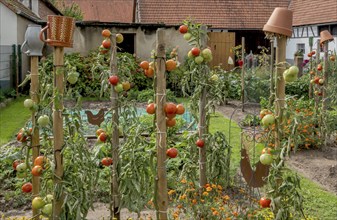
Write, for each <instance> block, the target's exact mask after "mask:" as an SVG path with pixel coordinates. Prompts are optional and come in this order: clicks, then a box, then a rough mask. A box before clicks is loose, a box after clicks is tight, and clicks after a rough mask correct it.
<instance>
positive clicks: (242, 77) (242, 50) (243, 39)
mask: <svg viewBox="0 0 337 220" xmlns="http://www.w3.org/2000/svg"><path fill="white" fill-rule="evenodd" d="M241 46H242V48H241V56H242V57H241V59H242V61H244V60H245V37H242V38H241ZM241 103H242V109H241V110H242V112H244V111H245V107H244V103H245V63H243V65H242V67H241Z"/></svg>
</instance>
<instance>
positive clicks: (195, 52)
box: [191, 47, 200, 57]
mask: <svg viewBox="0 0 337 220" xmlns="http://www.w3.org/2000/svg"><path fill="white" fill-rule="evenodd" d="M191 53H192V55H193V56H195V57H197V56H199V54H200V49H199V48H197V47H193V48H192V50H191Z"/></svg>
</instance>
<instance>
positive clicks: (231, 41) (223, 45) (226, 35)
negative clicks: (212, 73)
mask: <svg viewBox="0 0 337 220" xmlns="http://www.w3.org/2000/svg"><path fill="white" fill-rule="evenodd" d="M208 37H209V40H208V46H209V47H211V50H212V52H213V60H212V61H211V67H214V66H219V65H221V67H222V68H223V69H225V70H230V69H232V68H233V67H234V65H229V64H228V57H229V56H231V57H232V59H233V61H234V54H233V52H232V48H233V47H234V46H235V33H234V32H209V33H208Z"/></svg>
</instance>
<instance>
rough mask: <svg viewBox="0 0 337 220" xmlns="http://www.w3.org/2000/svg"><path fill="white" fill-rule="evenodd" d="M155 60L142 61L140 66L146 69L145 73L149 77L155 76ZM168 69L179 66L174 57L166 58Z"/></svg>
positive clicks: (171, 69)
mask: <svg viewBox="0 0 337 220" xmlns="http://www.w3.org/2000/svg"><path fill="white" fill-rule="evenodd" d="M154 65H155V64H154V62H150V63H149V62H148V61H146V60H144V61H142V62H141V63H140V64H139V66H140V68H142V69H143V70H144V75H145V76H146V77H148V78H153V76H154ZM165 66H166V71H168V72H171V71H173V70H175V69H176V68H177V61H175V60H174V59H169V60H166V62H165Z"/></svg>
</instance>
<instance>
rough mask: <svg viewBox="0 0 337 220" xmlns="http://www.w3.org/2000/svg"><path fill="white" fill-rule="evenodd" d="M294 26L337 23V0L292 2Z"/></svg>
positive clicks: (300, 0) (295, 0)
mask: <svg viewBox="0 0 337 220" xmlns="http://www.w3.org/2000/svg"><path fill="white" fill-rule="evenodd" d="M289 8H290V9H291V10H292V11H293V26H301V25H307V24H319V23H330V22H337V0H305V1H304V0H292V1H291V4H290V6H289Z"/></svg>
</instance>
